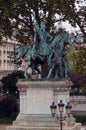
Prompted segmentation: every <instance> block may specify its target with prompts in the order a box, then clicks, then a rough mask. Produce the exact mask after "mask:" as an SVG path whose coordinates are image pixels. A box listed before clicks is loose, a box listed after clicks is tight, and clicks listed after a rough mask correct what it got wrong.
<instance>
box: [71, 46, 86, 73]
mask: <svg viewBox="0 0 86 130" xmlns="http://www.w3.org/2000/svg"><path fill="white" fill-rule="evenodd" d="M85 55H86V47H80V48H79V50H72V51H71V52H70V54H69V59H70V60H71V63H72V71H73V72H74V73H76V74H78V75H81V76H85V75H86V56H85Z"/></svg>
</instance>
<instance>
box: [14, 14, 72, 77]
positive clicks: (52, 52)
mask: <svg viewBox="0 0 86 130" xmlns="http://www.w3.org/2000/svg"><path fill="white" fill-rule="evenodd" d="M32 15H33V17H34V21H35V24H34V28H35V35H34V41H33V44H32V46H31V47H28V46H25V45H22V46H20V48H19V49H18V55H17V56H16V60H18V59H20V58H21V57H23V56H24V55H25V56H26V57H27V59H28V61H27V63H26V67H25V73H24V76H25V78H28V73H27V70H28V68H29V67H30V66H31V67H32V68H35V70H37V72H38V73H39V74H41V72H40V70H39V69H38V68H37V65H38V64H41V65H42V64H44V63H45V61H47V63H48V68H49V71H48V75H47V77H46V78H47V79H50V78H51V77H52V78H58V77H60V78H65V77H67V75H68V72H69V70H70V65H69V62H68V60H67V54H68V53H69V51H70V50H71V47H72V44H73V43H72V40H71V38H70V36H69V34H68V33H67V32H66V31H61V32H59V34H58V35H57V36H55V38H53V37H52V36H51V35H50V34H49V33H48V32H47V31H46V26H45V23H44V22H41V24H40V25H39V24H38V22H37V20H36V17H35V13H34V12H32Z"/></svg>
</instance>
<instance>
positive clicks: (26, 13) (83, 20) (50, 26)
mask: <svg viewBox="0 0 86 130" xmlns="http://www.w3.org/2000/svg"><path fill="white" fill-rule="evenodd" d="M79 2H80V1H79V0H78V1H77V0H24V1H23V0H0V33H1V35H0V36H7V37H8V36H11V35H12V34H14V36H15V37H16V39H17V40H18V41H20V42H21V43H25V44H28V43H29V44H30V43H31V40H32V38H33V35H34V27H33V19H32V17H31V10H34V11H35V13H36V19H37V21H38V23H39V24H40V21H41V20H44V21H46V27H47V31H48V32H51V33H55V27H54V25H55V23H56V22H57V21H59V20H62V21H65V20H68V21H69V22H70V24H71V25H72V26H76V25H78V26H79V28H80V29H81V32H83V34H84V35H85V34H86V32H85V26H86V11H85V10H86V9H85V8H82V7H79V9H78V10H77V9H76V3H79ZM84 2H85V1H84ZM56 14H57V15H60V16H61V15H62V17H61V19H59V18H57V17H56ZM13 32H14V33H13Z"/></svg>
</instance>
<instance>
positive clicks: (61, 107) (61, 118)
mask: <svg viewBox="0 0 86 130" xmlns="http://www.w3.org/2000/svg"><path fill="white" fill-rule="evenodd" d="M64 105H65V104H64V103H63V102H62V100H60V103H59V104H58V110H59V114H56V108H57V106H56V105H55V103H54V102H52V105H51V106H50V108H51V114H52V117H55V115H56V118H57V120H59V121H60V130H62V121H64V120H65V119H66V115H64V114H63V110H64ZM71 108H72V106H71V104H70V102H68V103H67V105H66V106H65V109H66V114H67V115H68V117H70V114H71Z"/></svg>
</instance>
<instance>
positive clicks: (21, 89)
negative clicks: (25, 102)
mask: <svg viewBox="0 0 86 130" xmlns="http://www.w3.org/2000/svg"><path fill="white" fill-rule="evenodd" d="M19 92H20V95H26V94H27V89H26V88H19Z"/></svg>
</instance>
